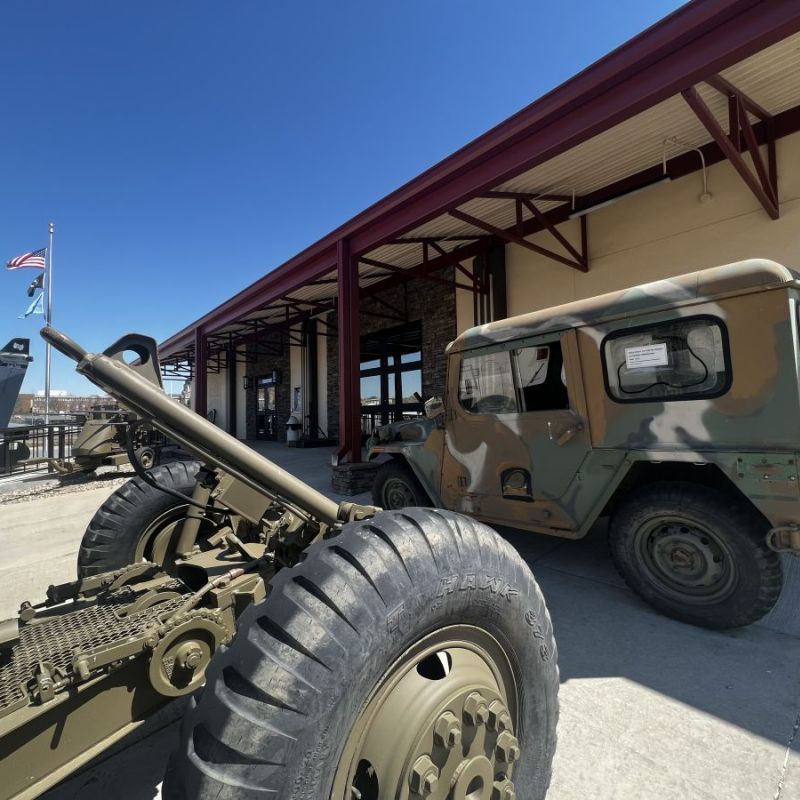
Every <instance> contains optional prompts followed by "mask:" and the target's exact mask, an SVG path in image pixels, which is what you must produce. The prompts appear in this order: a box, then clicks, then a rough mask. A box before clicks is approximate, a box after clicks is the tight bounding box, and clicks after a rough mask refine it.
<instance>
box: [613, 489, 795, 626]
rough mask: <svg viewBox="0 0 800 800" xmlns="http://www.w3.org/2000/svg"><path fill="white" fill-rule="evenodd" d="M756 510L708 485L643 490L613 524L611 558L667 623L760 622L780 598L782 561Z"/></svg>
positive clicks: (624, 508)
mask: <svg viewBox="0 0 800 800" xmlns="http://www.w3.org/2000/svg"><path fill="white" fill-rule="evenodd" d="M767 527H768V525H767V523H766V521H765V520H764V519H763V518H761V517H760V516H759V515H758V514H757V513H756V512H755V511H753V509H751V508H750V507H748V506H747V505H745V504H744V503H742V502H739V501H737V500H736V498H733V500H732V499H731V497H730V496H729V495H727V494H723V493H722V492H719V491H717V490H715V489H712V488H709V487H707V486H698V485H696V484H691V483H683V482H678V481H675V482H669V483H656V484H651V485H649V486H645V487H642V488H641V489H638V490H637V491H636V492H635V493H634V494H632V495H631V496H630V497H629V498H628V499H627V500H625V501H624V503H623V504H622V505H621V506H620V507H619V509H618V510H617V511H616V513H615V514H614V516H613V517H612V520H611V527H610V535H609V544H610V547H611V555H612V558H613V560H614V562H615V564H616V566H617V569H618V570H619V572H620V574H621V575H622V577H623V578H624V579H625V581H626V583H627V584H628V586H630V587H631V589H633V590H634V591H635V592H636V593H637V594H638V595H639V596H640V597H642V598H643V599H644V600H646V601H647V602H648V603H650V604H651V605H652V606H654V607H655V608H657V609H658V610H659V611H661V612H662V613H664V614H666V615H667V616H670V617H674V618H675V619H679V620H681V621H683V622H689V623H691V624H693V625H699V626H701V627H705V628H716V629H724V628H738V627H742V626H744V625H749V624H750V623H752V622H755V621H756V620H758V619H760V618H761V617H763V616H764V615H765V614H766V613H767V612H768V611H769V610H770V609H771V608H772V607H773V606H774V605H775V602H776V601H777V599H778V596H779V595H780V591H781V586H782V582H783V577H782V570H781V561H780V557H779V556H778V554H777V553H775V552H773V551H772V550H770V549H769V548H768V547H767V545H766V541H765V537H766V533H767Z"/></svg>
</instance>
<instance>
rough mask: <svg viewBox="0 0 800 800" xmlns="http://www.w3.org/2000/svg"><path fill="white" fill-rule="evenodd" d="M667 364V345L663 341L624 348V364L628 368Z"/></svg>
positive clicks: (664, 365) (644, 367) (663, 365)
mask: <svg viewBox="0 0 800 800" xmlns="http://www.w3.org/2000/svg"><path fill="white" fill-rule="evenodd" d="M668 364H669V358H668V357H667V345H666V343H665V342H661V344H646V345H642V346H641V347H626V348H625V366H626V367H627V368H628V369H647V368H648V367H666V366H667V365H668Z"/></svg>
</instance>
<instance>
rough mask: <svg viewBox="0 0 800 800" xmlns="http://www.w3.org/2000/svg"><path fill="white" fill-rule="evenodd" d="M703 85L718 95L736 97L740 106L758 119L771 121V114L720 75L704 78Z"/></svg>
mask: <svg viewBox="0 0 800 800" xmlns="http://www.w3.org/2000/svg"><path fill="white" fill-rule="evenodd" d="M703 83H707V84H708V85H709V86H711V87H712V88H714V89H716V90H717V91H718V92H719V93H720V94H724V95H727V96H728V97H731V96H734V97H738V98H739V100H740V101H741V103H742V105H743V106H744V107H745V108H746V109H747V110H748V111H749V112H750V113H751V114H753V115H754V116H756V117H758V118H759V119H762V120H767V119H772V114H770V113H769V111H767V110H766V109H765V108H764V107H763V106H760V105H759V104H758V103H756V101H755V100H753V99H752V98H751V97H748V96H747V95H746V94H745V93H744V92H742V91H741V90H739V89H737V88H736V87H735V86H734V85H733V84H732V83H731V82H730V81H728V80H725V78H723V77H722V75H712V76H711V77H710V78H706V79H705V80H704V81H703Z"/></svg>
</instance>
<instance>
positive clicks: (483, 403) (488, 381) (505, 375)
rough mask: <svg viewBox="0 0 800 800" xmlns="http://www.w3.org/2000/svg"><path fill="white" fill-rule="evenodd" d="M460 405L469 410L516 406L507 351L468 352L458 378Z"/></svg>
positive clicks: (503, 410) (506, 410) (503, 411)
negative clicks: (472, 353) (486, 353)
mask: <svg viewBox="0 0 800 800" xmlns="http://www.w3.org/2000/svg"><path fill="white" fill-rule="evenodd" d="M458 397H459V400H460V401H461V405H462V406H463V407H464V409H465V410H466V411H469V412H470V413H472V414H507V413H509V412H513V411H516V410H517V400H516V394H515V392H514V379H513V377H512V375H511V358H510V354H509V353H508V352H507V351H506V352H502V353H490V354H488V355H476V356H467V357H466V358H465V359H464V360H463V361H462V362H461V375H460V376H459V382H458Z"/></svg>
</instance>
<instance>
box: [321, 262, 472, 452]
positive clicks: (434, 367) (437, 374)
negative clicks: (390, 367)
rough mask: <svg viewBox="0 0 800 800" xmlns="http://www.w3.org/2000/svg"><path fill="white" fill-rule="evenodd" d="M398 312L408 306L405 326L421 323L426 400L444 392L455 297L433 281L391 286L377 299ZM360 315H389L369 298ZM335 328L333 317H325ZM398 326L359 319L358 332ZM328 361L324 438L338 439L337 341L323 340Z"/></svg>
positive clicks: (449, 273) (447, 274)
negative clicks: (359, 329)
mask: <svg viewBox="0 0 800 800" xmlns="http://www.w3.org/2000/svg"><path fill="white" fill-rule="evenodd" d="M454 269H455V268H447V269H444V270H441V271H439V272H437V273H436V276H437V277H440V278H446V279H452V278H453V272H454ZM378 296H379V297H380V298H381V299H382V300H384V301H385V302H387V303H390V304H391V305H392V306H394V307H395V308H398V309H404V308H405V307H406V302H407V303H408V322H415V321H416V320H422V397H423V398H424V399H425V400H427V399H428V398H429V397H432V396H433V395H441V394H442V393H443V392H444V388H445V381H446V380H447V358H446V357H445V354H444V348H445V347H446V346H447V344H448V342H450V341H452V340H453V339H455V337H456V294H455V289H454V287H452V286H446V285H445V284H443V283H436V282H434V281H426V280H413V281H409V282H408V283H407V284H405V286H402V285H401V286H393V287H391V288H389V289H387V290H385V291H383V292H381V293H380V295H378ZM361 309H362V311H369V312H373V313H376V314H381V313H392V312H390V311H389V310H388V309H387V308H386V307H384V306H382V305H381V304H380V303H378V302H376V300H375V299H374V298H372V297H364V298H362V300H361ZM329 320H330V322H331V324H336V318H335V315H331V316H330V317H329ZM402 324H403V323H402V322H399V321H398V320H392V319H382V318H379V317H373V316H368V315H366V314H362V315H361V332H362V333H374V332H375V331H379V330H384V329H385V328H394V327H396V326H397V325H402ZM327 346H328V350H327V357H328V436H330V437H332V438H336V437H337V436H338V435H339V393H340V386H339V351H338V339H335V338H333V337H329V338H328V339H327Z"/></svg>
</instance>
